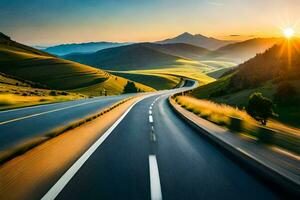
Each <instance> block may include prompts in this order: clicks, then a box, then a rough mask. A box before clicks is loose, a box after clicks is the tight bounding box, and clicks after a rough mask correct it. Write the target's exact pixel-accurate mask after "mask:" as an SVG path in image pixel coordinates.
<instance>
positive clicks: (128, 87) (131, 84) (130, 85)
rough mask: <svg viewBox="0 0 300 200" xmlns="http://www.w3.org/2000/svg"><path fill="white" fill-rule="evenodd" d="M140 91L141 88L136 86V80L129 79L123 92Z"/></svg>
mask: <svg viewBox="0 0 300 200" xmlns="http://www.w3.org/2000/svg"><path fill="white" fill-rule="evenodd" d="M136 92H139V89H138V88H137V87H136V86H135V84H134V82H132V81H127V84H126V85H125V87H124V89H123V94H126V93H136Z"/></svg>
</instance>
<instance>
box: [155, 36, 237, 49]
mask: <svg viewBox="0 0 300 200" xmlns="http://www.w3.org/2000/svg"><path fill="white" fill-rule="evenodd" d="M233 42H234V41H225V40H218V39H215V38H212V37H206V36H203V35H200V34H196V35H192V34H190V33H188V32H185V33H182V34H180V35H178V36H176V37H174V38H170V39H166V40H162V41H158V42H156V43H159V44H174V43H185V44H190V45H194V46H198V47H202V48H206V49H209V50H215V49H218V48H220V47H222V46H225V45H227V44H230V43H233Z"/></svg>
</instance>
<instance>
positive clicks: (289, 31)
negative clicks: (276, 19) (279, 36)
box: [283, 28, 295, 39]
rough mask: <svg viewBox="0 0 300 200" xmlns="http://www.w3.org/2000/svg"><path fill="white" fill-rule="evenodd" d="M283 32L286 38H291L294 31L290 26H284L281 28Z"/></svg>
mask: <svg viewBox="0 0 300 200" xmlns="http://www.w3.org/2000/svg"><path fill="white" fill-rule="evenodd" d="M283 34H284V36H285V37H286V38H288V39H289V38H291V37H293V35H294V34H295V31H294V30H293V29H292V28H286V29H284V30H283Z"/></svg>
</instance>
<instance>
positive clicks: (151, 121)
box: [149, 115, 153, 123]
mask: <svg viewBox="0 0 300 200" xmlns="http://www.w3.org/2000/svg"><path fill="white" fill-rule="evenodd" d="M149 122H150V123H153V117H152V115H149Z"/></svg>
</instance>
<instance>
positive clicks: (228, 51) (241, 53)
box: [210, 38, 282, 63]
mask: <svg viewBox="0 0 300 200" xmlns="http://www.w3.org/2000/svg"><path fill="white" fill-rule="evenodd" d="M281 41H282V38H254V39H250V40H246V41H242V42H236V43H233V44H229V45H226V46H224V47H221V48H219V49H217V50H216V51H214V52H212V53H211V54H210V56H211V57H213V58H215V59H221V60H222V59H223V60H230V61H233V62H236V63H242V62H244V61H246V60H249V59H250V58H252V57H254V56H255V55H256V54H258V53H262V52H264V51H265V50H266V49H269V48H271V47H272V46H273V45H275V44H278V43H280V42H281Z"/></svg>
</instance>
